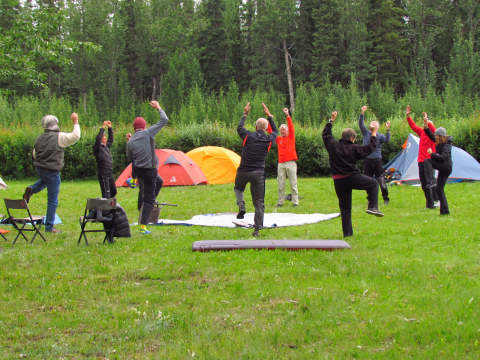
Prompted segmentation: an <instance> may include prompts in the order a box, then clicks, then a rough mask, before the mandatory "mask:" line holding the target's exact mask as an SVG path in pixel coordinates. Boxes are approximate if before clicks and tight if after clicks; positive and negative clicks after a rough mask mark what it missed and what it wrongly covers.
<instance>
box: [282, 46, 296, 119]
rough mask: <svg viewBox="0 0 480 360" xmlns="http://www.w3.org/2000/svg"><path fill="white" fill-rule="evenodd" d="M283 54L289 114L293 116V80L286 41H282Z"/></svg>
mask: <svg viewBox="0 0 480 360" xmlns="http://www.w3.org/2000/svg"><path fill="white" fill-rule="evenodd" d="M283 54H284V55H285V67H286V70H287V81H288V95H289V96H290V112H291V113H292V114H293V112H294V111H295V95H294V93H293V80H292V69H291V66H290V59H289V57H290V54H289V53H288V49H287V41H286V40H285V39H283Z"/></svg>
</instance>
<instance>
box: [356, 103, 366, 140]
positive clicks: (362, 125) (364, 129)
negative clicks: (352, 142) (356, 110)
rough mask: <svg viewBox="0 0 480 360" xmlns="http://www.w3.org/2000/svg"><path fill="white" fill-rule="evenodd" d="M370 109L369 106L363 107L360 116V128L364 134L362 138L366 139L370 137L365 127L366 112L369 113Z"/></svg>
mask: <svg viewBox="0 0 480 360" xmlns="http://www.w3.org/2000/svg"><path fill="white" fill-rule="evenodd" d="M367 109H368V107H367V106H365V105H364V106H362V112H361V113H360V116H359V117H358V127H359V128H360V131H361V133H362V136H363V137H365V136H366V135H368V130H367V128H366V127H365V122H364V120H365V111H367Z"/></svg>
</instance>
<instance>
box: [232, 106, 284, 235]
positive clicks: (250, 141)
mask: <svg viewBox="0 0 480 360" xmlns="http://www.w3.org/2000/svg"><path fill="white" fill-rule="evenodd" d="M262 106H263V111H264V112H265V115H266V116H267V118H268V121H267V119H264V118H259V119H257V121H256V124H255V125H256V131H255V132H252V131H248V130H246V129H245V128H244V126H243V125H244V123H245V120H246V118H247V115H248V113H249V112H250V103H247V105H246V106H245V108H244V110H243V116H242V118H241V119H240V122H239V123H238V127H237V133H238V135H239V136H240V138H241V139H242V140H243V149H242V160H241V162H240V166H239V167H238V169H237V175H236V177H235V187H234V191H235V196H236V198H237V205H238V214H237V219H243V217H244V215H245V200H244V198H243V192H244V191H245V187H246V186H247V184H248V183H250V192H251V194H252V201H253V206H254V207H255V217H254V228H255V230H254V232H253V236H258V235H259V231H260V229H261V228H262V227H263V217H264V211H265V204H264V201H265V159H266V157H267V153H268V151H269V150H270V147H271V146H272V143H275V139H276V138H277V127H276V126H275V123H274V122H273V116H272V114H270V111H269V110H268V108H267V106H266V105H265V104H262ZM268 124H270V126H271V128H272V133H271V134H267V133H266V132H265V131H266V130H267V128H268Z"/></svg>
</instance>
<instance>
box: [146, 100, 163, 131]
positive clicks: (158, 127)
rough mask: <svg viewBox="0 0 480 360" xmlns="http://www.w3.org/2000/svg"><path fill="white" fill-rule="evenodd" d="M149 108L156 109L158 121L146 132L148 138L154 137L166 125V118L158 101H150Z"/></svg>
mask: <svg viewBox="0 0 480 360" xmlns="http://www.w3.org/2000/svg"><path fill="white" fill-rule="evenodd" d="M150 106H151V107H153V108H154V109H157V111H158V113H159V114H160V120H158V122H157V123H156V124H154V125H152V126H150V127H149V128H148V129H147V130H146V131H147V132H148V133H149V134H150V136H152V137H153V136H155V135H157V133H158V132H159V131H160V130H161V129H162V128H163V127H164V126H165V125H166V124H167V122H168V117H167V114H165V111H163V109H162V108H161V107H160V104H159V103H158V101H155V100H152V101H150Z"/></svg>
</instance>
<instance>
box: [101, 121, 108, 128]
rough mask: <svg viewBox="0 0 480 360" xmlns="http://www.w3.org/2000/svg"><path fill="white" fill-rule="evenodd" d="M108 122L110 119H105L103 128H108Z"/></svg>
mask: <svg viewBox="0 0 480 360" xmlns="http://www.w3.org/2000/svg"><path fill="white" fill-rule="evenodd" d="M107 123H108V121H107V120H105V121H104V122H103V124H102V127H103V128H106V127H107V126H108V125H107Z"/></svg>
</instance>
